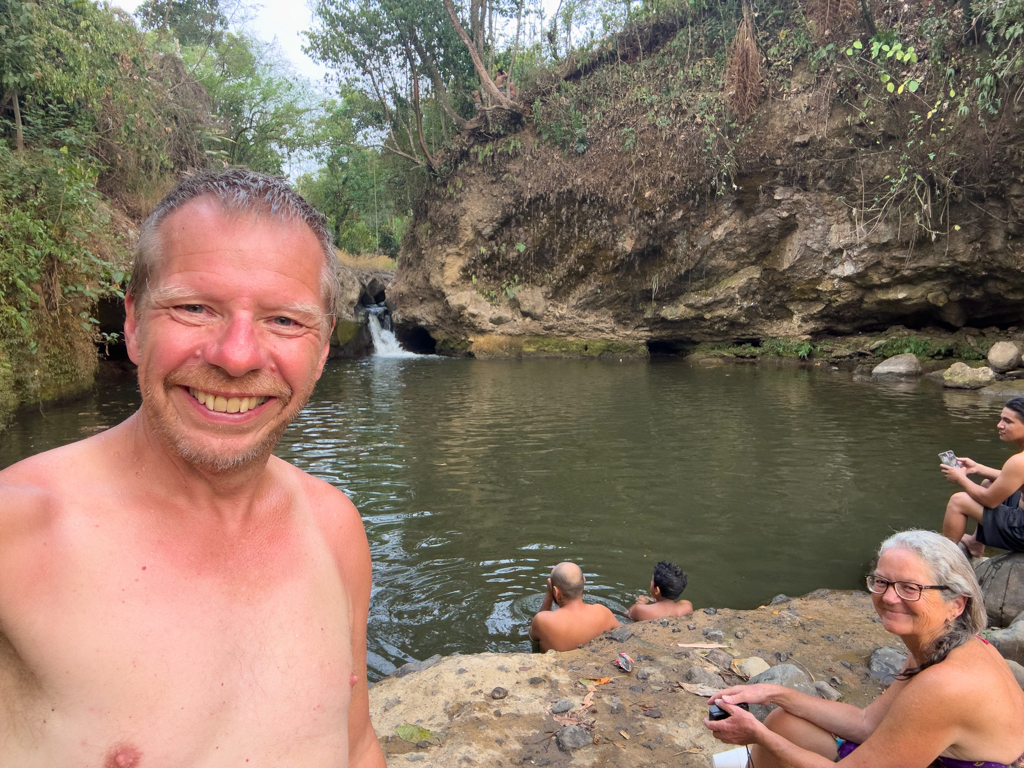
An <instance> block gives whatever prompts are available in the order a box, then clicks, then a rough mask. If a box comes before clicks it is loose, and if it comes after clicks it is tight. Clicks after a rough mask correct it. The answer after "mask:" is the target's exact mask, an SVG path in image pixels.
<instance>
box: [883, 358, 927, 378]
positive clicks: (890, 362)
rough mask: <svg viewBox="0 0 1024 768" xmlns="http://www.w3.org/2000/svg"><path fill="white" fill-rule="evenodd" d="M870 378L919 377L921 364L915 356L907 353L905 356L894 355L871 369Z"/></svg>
mask: <svg viewBox="0 0 1024 768" xmlns="http://www.w3.org/2000/svg"><path fill="white" fill-rule="evenodd" d="M871 375H872V376H879V377H884V376H920V375H921V363H920V362H919V361H918V359H917V355H912V354H910V353H909V352H908V353H907V354H905V355H895V356H893V357H890V358H888V359H886V360H883V361H882V362H881V363H879V364H878V365H876V366H875V367H874V368H872V369H871Z"/></svg>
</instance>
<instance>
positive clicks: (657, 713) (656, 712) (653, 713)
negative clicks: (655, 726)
mask: <svg viewBox="0 0 1024 768" xmlns="http://www.w3.org/2000/svg"><path fill="white" fill-rule="evenodd" d="M644 717H653V718H654V719H655V720H657V719H658V718H659V717H661V710H660V709H645V710H644Z"/></svg>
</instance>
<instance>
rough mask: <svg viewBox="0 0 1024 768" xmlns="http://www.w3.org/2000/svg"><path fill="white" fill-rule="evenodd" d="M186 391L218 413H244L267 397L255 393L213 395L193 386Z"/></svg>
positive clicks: (263, 401)
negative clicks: (235, 395)
mask: <svg viewBox="0 0 1024 768" xmlns="http://www.w3.org/2000/svg"><path fill="white" fill-rule="evenodd" d="M188 393H189V394H190V395H192V397H194V398H195V399H196V400H198V401H199V402H200V403H202V404H203V405H205V406H206V407H207V409H208V410H211V411H217V412H219V413H245V412H246V411H251V410H252V409H253V408H255V407H257V406H259V405H263V404H264V403H265V402H267V398H265V397H258V396H256V395H253V396H252V397H224V395H214V394H211V393H209V392H203V391H202V390H201V389H195V388H193V387H189V390H188Z"/></svg>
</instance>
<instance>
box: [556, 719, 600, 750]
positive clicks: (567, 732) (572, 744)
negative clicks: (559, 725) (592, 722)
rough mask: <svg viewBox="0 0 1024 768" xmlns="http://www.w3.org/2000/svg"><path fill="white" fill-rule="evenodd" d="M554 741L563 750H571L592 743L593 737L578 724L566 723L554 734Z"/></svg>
mask: <svg viewBox="0 0 1024 768" xmlns="http://www.w3.org/2000/svg"><path fill="white" fill-rule="evenodd" d="M555 743H556V744H557V745H558V748H559V749H560V750H562V751H563V752H572V751H573V750H577V749H583V747H586V746H588V745H590V744H593V743H594V737H593V736H591V735H590V733H589V732H588V731H587V730H586V729H584V728H580V727H579V726H578V725H567V726H566V727H565V728H563V729H562V730H560V731H559V732H558V733H557V734H556V735H555Z"/></svg>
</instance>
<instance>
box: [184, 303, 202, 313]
mask: <svg viewBox="0 0 1024 768" xmlns="http://www.w3.org/2000/svg"><path fill="white" fill-rule="evenodd" d="M180 308H181V309H183V310H185V311H186V312H188V313H189V314H190V315H198V314H201V313H202V312H203V310H204V309H205V307H204V306H203V305H202V304H182V305H181V307H180Z"/></svg>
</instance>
